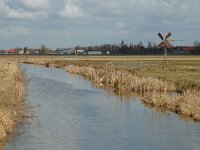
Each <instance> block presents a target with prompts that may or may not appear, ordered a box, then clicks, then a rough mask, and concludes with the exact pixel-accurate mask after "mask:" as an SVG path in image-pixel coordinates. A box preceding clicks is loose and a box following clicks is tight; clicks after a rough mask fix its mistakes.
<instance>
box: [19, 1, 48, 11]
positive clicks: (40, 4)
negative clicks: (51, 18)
mask: <svg viewBox="0 0 200 150" xmlns="http://www.w3.org/2000/svg"><path fill="white" fill-rule="evenodd" d="M20 3H21V5H23V6H24V7H25V8H28V9H33V10H46V9H49V7H50V1H49V0H20Z"/></svg>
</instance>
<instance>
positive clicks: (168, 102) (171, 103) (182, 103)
mask: <svg viewBox="0 0 200 150" xmlns="http://www.w3.org/2000/svg"><path fill="white" fill-rule="evenodd" d="M143 101H144V103H146V104H149V105H151V106H153V107H155V108H157V109H161V110H170V111H173V112H175V113H178V114H179V115H180V116H183V117H187V118H192V119H194V120H195V121H200V93H197V92H195V93H193V92H191V91H187V92H184V93H183V94H179V95H170V94H169V93H162V94H159V93H152V94H148V95H146V96H144V98H143Z"/></svg>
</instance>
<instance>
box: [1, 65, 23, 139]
mask: <svg viewBox="0 0 200 150" xmlns="http://www.w3.org/2000/svg"><path fill="white" fill-rule="evenodd" d="M0 83H1V84H0V141H1V142H2V141H4V140H5V139H6V137H7V136H8V135H9V134H10V133H11V132H12V131H13V129H14V128H15V126H16V124H17V123H18V121H19V120H20V118H21V116H22V114H23V109H24V103H23V100H24V94H25V92H24V78H23V75H22V73H21V72H20V69H19V68H18V66H17V64H16V63H15V62H10V61H9V62H8V61H1V62H0Z"/></svg>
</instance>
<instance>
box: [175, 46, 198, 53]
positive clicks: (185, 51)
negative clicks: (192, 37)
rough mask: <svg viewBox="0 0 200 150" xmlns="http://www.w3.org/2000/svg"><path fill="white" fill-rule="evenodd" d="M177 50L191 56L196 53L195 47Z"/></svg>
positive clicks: (182, 47)
mask: <svg viewBox="0 0 200 150" xmlns="http://www.w3.org/2000/svg"><path fill="white" fill-rule="evenodd" d="M176 50H178V51H179V53H181V54H191V53H193V52H194V51H195V47H194V46H177V47H176Z"/></svg>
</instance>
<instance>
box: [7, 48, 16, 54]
mask: <svg viewBox="0 0 200 150" xmlns="http://www.w3.org/2000/svg"><path fill="white" fill-rule="evenodd" d="M7 53H8V54H16V53H17V51H16V49H14V48H11V49H9V50H7Z"/></svg>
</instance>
